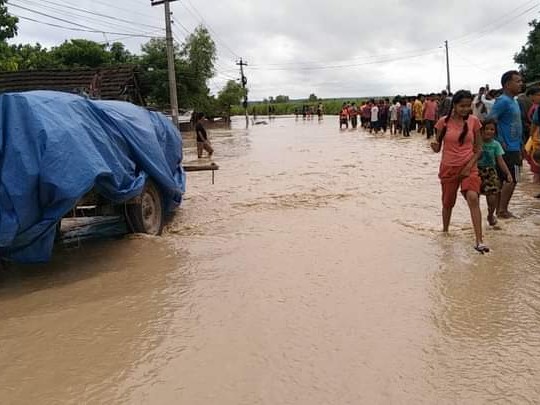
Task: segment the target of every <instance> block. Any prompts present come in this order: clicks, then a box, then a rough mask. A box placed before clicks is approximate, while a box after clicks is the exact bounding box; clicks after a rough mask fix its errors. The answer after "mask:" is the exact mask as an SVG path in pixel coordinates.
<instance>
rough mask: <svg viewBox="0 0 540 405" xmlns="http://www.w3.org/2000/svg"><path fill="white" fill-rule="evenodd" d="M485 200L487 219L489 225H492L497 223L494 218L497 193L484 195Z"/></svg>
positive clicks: (497, 198) (497, 199) (497, 200)
mask: <svg viewBox="0 0 540 405" xmlns="http://www.w3.org/2000/svg"><path fill="white" fill-rule="evenodd" d="M486 201H487V205H488V217H487V220H488V222H489V224H490V225H491V226H494V225H496V224H497V220H496V219H495V216H494V215H493V214H495V209H496V208H497V203H498V202H499V197H498V194H491V195H488V196H486Z"/></svg>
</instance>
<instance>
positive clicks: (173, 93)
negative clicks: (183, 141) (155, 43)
mask: <svg viewBox="0 0 540 405" xmlns="http://www.w3.org/2000/svg"><path fill="white" fill-rule="evenodd" d="M173 1H176V0H150V2H151V4H152V6H157V5H159V4H164V5H165V38H166V42H167V64H168V67H169V96H170V99H171V116H172V121H173V124H174V126H175V127H176V128H178V95H177V90H176V73H175V69H174V42H173V36H172V29H171V6H170V3H171V2H173Z"/></svg>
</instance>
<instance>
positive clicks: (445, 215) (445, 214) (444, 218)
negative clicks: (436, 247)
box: [442, 207, 452, 232]
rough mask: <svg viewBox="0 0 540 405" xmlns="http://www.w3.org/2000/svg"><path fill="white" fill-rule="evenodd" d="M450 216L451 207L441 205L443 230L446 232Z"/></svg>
mask: <svg viewBox="0 0 540 405" xmlns="http://www.w3.org/2000/svg"><path fill="white" fill-rule="evenodd" d="M450 218H452V208H447V207H443V209H442V221H443V232H448V228H449V227H450Z"/></svg>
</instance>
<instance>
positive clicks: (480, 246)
mask: <svg viewBox="0 0 540 405" xmlns="http://www.w3.org/2000/svg"><path fill="white" fill-rule="evenodd" d="M474 249H475V250H476V251H477V252H480V253H481V254H484V253H488V252H489V248H488V247H487V246H486V245H484V244H483V243H479V244H477V245H476V246H475V247H474Z"/></svg>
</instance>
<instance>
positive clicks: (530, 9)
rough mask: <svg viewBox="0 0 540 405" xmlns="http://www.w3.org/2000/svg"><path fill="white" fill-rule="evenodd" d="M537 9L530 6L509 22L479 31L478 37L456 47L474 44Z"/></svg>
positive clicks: (535, 6) (536, 6)
mask: <svg viewBox="0 0 540 405" xmlns="http://www.w3.org/2000/svg"><path fill="white" fill-rule="evenodd" d="M538 7H540V4H536V5H534V6H532V7H529V8H528V9H527V10H525V11H523V12H521V13H519V14H518V15H516V16H514V17H512V18H510V19H509V20H507V21H505V22H504V23H502V24H499V25H498V26H496V27H493V28H491V29H488V30H484V31H480V32H478V34H477V35H478V36H476V37H474V38H471V39H468V40H465V41H461V42H458V44H457V45H458V46H461V45H465V44H469V43H471V42H474V41H477V40H479V39H482V38H484V37H486V36H487V35H489V34H491V33H492V32H494V31H497V30H498V29H500V28H502V27H504V26H505V25H508V24H510V23H511V22H512V21H514V20H516V19H518V18H519V17H522V16H524V15H525V14H527V13H529V12H530V11H532V10H534V9H535V8H538Z"/></svg>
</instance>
